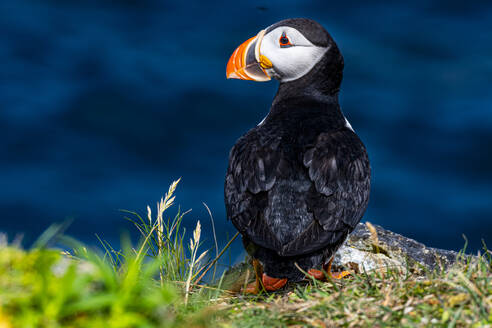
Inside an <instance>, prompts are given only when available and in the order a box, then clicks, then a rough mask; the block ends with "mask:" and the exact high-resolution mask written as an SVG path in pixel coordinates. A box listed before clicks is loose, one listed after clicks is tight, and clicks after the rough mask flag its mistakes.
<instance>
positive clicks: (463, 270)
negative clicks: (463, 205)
mask: <svg viewBox="0 0 492 328" xmlns="http://www.w3.org/2000/svg"><path fill="white" fill-rule="evenodd" d="M177 184H178V181H176V182H175V183H173V184H172V185H171V187H170V189H169V191H168V193H167V194H166V196H165V197H163V199H162V200H161V201H160V202H159V203H158V204H157V208H156V211H155V213H154V215H152V214H153V213H152V210H151V209H150V208H148V209H147V215H146V216H140V215H138V214H137V213H134V212H126V214H127V215H128V219H129V220H131V221H132V222H133V223H134V224H135V227H136V228H137V229H138V230H139V231H140V233H141V237H142V238H141V241H140V242H139V243H138V244H137V245H136V246H132V245H131V243H130V242H129V241H128V240H126V239H123V241H122V249H121V250H119V249H118V250H115V249H113V247H112V246H111V245H110V244H109V243H107V242H105V241H104V240H103V239H102V238H101V239H100V240H101V247H100V248H95V249H94V248H92V249H89V248H87V247H85V246H84V245H81V244H80V243H77V242H76V241H74V240H72V239H70V238H67V237H63V238H60V235H59V230H60V229H61V227H60V226H53V227H51V228H50V229H48V230H47V231H46V232H45V233H44V234H43V235H42V236H41V237H40V238H39V240H38V241H37V242H36V243H35V244H34V246H33V247H32V248H31V249H29V250H24V249H22V248H21V247H20V246H18V245H7V244H6V243H5V242H4V243H3V245H0V328H8V327H15V328H17V327H255V328H257V327H288V326H293V327H295V326H297V327H333V326H335V327H366V326H368V327H492V314H491V313H492V312H491V308H492V273H491V253H490V251H488V250H487V249H485V247H484V254H483V255H481V256H477V257H464V256H463V257H462V259H461V260H460V261H459V262H458V263H456V264H455V265H454V266H453V267H451V268H448V269H447V270H435V271H433V272H429V271H426V270H424V269H423V268H421V267H418V266H415V267H409V268H407V269H406V270H395V269H391V268H388V269H381V270H378V271H373V272H368V273H365V272H363V273H359V274H355V275H353V276H352V277H351V278H349V279H345V280H342V281H336V282H335V281H331V282H328V283H320V282H316V281H306V282H305V283H302V284H297V285H291V286H288V288H287V289H286V290H284V291H281V292H278V293H274V294H261V295H258V296H254V297H252V296H245V295H242V294H233V293H231V292H230V290H231V289H237V288H238V286H239V287H240V286H242V285H243V284H244V283H245V280H248V277H250V278H252V275H251V271H248V270H243V271H241V272H239V271H237V270H236V271H233V272H232V273H229V274H227V275H226V276H220V277H219V276H217V278H216V279H214V278H215V275H216V274H218V267H217V264H218V260H219V258H220V257H221V256H222V254H224V252H225V251H226V250H227V248H228V246H229V245H230V243H228V244H227V245H226V246H224V247H223V248H222V250H221V249H219V247H218V245H217V241H216V239H215V236H214V241H215V243H214V244H215V246H214V247H213V248H212V249H210V250H202V249H203V245H202V241H201V225H200V223H199V222H198V223H197V226H196V228H195V230H194V231H193V233H192V234H190V236H188V235H187V234H186V231H185V230H184V228H182V226H181V222H182V219H183V215H184V214H185V213H181V212H180V211H179V210H178V213H177V214H176V215H174V216H168V215H167V211H169V208H170V207H172V206H173V203H174V196H173V194H174V192H175V189H176V186H177ZM212 222H213V220H212ZM236 236H237V235H236ZM236 236H235V237H236ZM235 237H233V238H232V240H233V239H234V238H235ZM53 240H57V241H58V242H60V241H61V242H62V243H63V244H64V245H66V246H69V249H70V251H69V252H66V251H64V252H61V251H60V250H59V249H55V248H53V247H48V245H50V243H51V242H52V241H53ZM232 240H231V241H232ZM248 272H249V274H248ZM205 275H208V276H209V278H210V279H211V280H212V282H209V283H208V284H207V283H205V282H204V281H203V277H204V276H205ZM232 286H235V287H232Z"/></svg>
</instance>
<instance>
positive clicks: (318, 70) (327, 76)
mask: <svg viewBox="0 0 492 328" xmlns="http://www.w3.org/2000/svg"><path fill="white" fill-rule="evenodd" d="M342 77H343V57H342V56H341V54H340V52H339V51H338V48H336V45H332V48H331V49H329V50H328V51H327V53H326V54H325V56H323V58H321V60H320V61H319V62H318V63H317V64H316V65H315V66H314V67H313V68H312V69H311V70H310V71H309V72H308V73H307V74H306V75H304V76H302V77H300V78H298V79H296V80H294V81H289V82H281V83H280V86H279V88H278V91H277V95H276V96H275V99H274V100H273V103H272V108H271V111H274V110H276V109H277V108H283V107H285V106H286V105H287V107H290V106H288V103H289V102H295V103H297V102H298V99H297V98H299V100H301V99H302V100H305V101H308V102H318V103H320V104H326V105H329V107H331V108H335V107H336V108H338V110H339V105H338V93H339V91H340V85H341V83H342ZM334 105H335V106H334Z"/></svg>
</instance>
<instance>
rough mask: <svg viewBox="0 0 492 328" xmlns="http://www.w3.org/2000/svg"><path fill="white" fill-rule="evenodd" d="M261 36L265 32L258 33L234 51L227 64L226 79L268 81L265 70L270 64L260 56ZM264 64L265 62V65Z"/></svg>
mask: <svg viewBox="0 0 492 328" xmlns="http://www.w3.org/2000/svg"><path fill="white" fill-rule="evenodd" d="M263 35H265V30H262V31H260V33H258V35H257V36H254V37H252V38H250V39H249V40H247V41H246V42H244V43H243V44H241V45H240V46H239V47H238V48H237V49H236V50H235V51H234V53H233V54H232V56H231V58H230V59H229V62H228V63H227V68H226V76H227V78H228V79H241V80H252V81H269V80H270V76H269V75H268V74H267V72H266V71H265V69H266V68H271V67H272V66H271V63H270V61H269V60H268V59H266V57H265V56H261V55H260V46H261V41H262V40H263ZM260 59H262V60H260ZM265 62H267V64H266V65H265Z"/></svg>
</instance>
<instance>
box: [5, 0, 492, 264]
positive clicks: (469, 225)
mask: <svg viewBox="0 0 492 328" xmlns="http://www.w3.org/2000/svg"><path fill="white" fill-rule="evenodd" d="M289 17H309V18H313V19H315V20H317V21H318V22H320V23H321V24H322V25H323V26H325V27H326V29H327V30H328V31H329V32H330V33H331V34H332V36H333V37H334V39H335V40H336V42H337V43H338V45H339V47H340V48H341V50H342V53H343V55H344V57H345V75H344V81H343V84H342V91H341V105H342V108H343V111H344V113H345V115H346V116H347V118H348V119H349V121H350V122H351V124H352V126H353V127H354V129H355V131H356V132H357V133H358V134H359V136H360V137H361V139H362V140H363V141H364V143H365V144H366V146H367V149H368V152H369V155H370V158H371V161H372V168H373V184H372V186H373V187H372V195H371V202H370V205H369V209H368V211H367V212H366V215H365V217H364V218H363V221H370V222H372V223H375V224H380V225H382V226H384V227H385V228H387V229H390V230H393V231H395V232H398V233H401V234H404V235H406V236H409V237H412V238H414V239H416V240H418V241H421V242H423V243H425V244H427V245H429V246H433V247H440V248H447V249H454V250H458V249H460V248H461V247H463V245H464V239H463V237H462V234H464V235H466V237H467V238H468V240H469V250H470V251H476V250H478V249H479V248H480V247H481V239H483V240H485V242H488V244H489V247H492V188H491V186H492V185H491V182H492V92H491V86H492V33H491V31H492V3H491V2H490V1H473V2H472V1H468V2H467V3H466V4H463V2H462V1H450V0H442V1H429V0H420V1H407V2H406V3H403V2H391V3H389V2H387V1H372V2H370V1H351V2H347V1H330V2H328V1H325V0H319V1H314V0H313V1H302V2H301V1H288V0H282V1H280V0H279V1H274V0H262V1H259V0H252V1H243V2H237V1H236V2H230V1H223V2H218V1H217V2H212V1H186V2H184V1H172V2H171V1H163V0H161V1H157V0H120V1H101V0H98V1H95V0H94V1H89V0H86V1H68V0H64V1H55V0H51V1H50V0H42V1H41V0H31V1H29V0H6V1H1V2H0V31H1V32H0V56H1V58H2V63H1V64H0V99H1V102H0V104H1V105H0V186H1V188H0V214H1V218H0V231H3V232H7V233H8V235H9V237H10V238H14V237H15V236H16V235H17V234H23V235H24V243H25V244H27V245H28V244H29V243H30V242H32V241H33V240H34V239H35V238H36V237H37V236H39V234H40V233H41V232H42V231H43V230H45V229H46V228H47V227H48V226H49V225H50V224H52V223H54V222H61V221H64V220H67V219H72V220H73V223H72V225H71V226H70V228H69V229H68V231H67V233H68V234H69V235H72V236H74V237H76V238H78V239H80V240H82V241H84V242H86V243H89V244H97V243H98V242H97V239H96V238H95V233H97V234H98V235H99V236H101V237H102V238H104V239H106V240H108V241H109V242H115V243H117V242H118V241H119V238H120V235H121V233H122V232H123V231H134V229H132V228H131V225H130V224H129V223H128V222H127V221H125V220H124V218H123V217H124V214H123V213H121V212H120V211H119V210H120V209H126V210H135V211H137V212H140V213H142V214H143V215H145V213H146V211H145V208H146V205H147V204H149V205H151V206H152V208H153V209H154V212H155V203H156V202H157V201H158V200H159V199H160V197H161V196H162V195H164V193H165V192H166V191H167V188H168V186H169V184H170V183H171V182H172V181H173V180H175V179H177V178H179V177H182V181H181V183H180V185H179V187H178V190H177V193H176V195H177V199H176V203H177V204H179V205H180V206H181V208H182V209H183V210H188V209H192V211H191V212H190V213H189V214H187V215H186V217H185V221H186V222H185V223H186V226H187V227H188V229H192V228H193V227H194V225H195V223H196V220H198V219H199V220H201V222H202V223H203V225H204V230H205V232H206V235H205V237H206V239H207V240H208V242H211V240H212V239H211V238H212V237H211V234H210V232H211V229H210V228H211V227H210V221H209V218H208V214H207V211H206V210H205V208H204V206H203V205H202V202H205V203H207V204H208V206H209V207H210V209H211V211H212V213H213V215H214V218H215V221H216V224H217V234H218V236H219V238H220V242H221V243H224V242H225V240H226V236H227V235H229V236H232V235H233V234H234V233H235V232H236V230H235V229H234V227H233V226H232V225H231V224H230V222H228V221H226V218H225V208H224V201H223V181H224V174H225V171H226V167H227V160H228V153H229V149H230V148H231V147H232V146H233V145H234V143H235V141H236V140H237V138H239V137H240V136H241V135H242V134H244V133H245V132H246V131H247V130H249V129H250V128H252V127H254V126H255V125H256V124H257V123H258V122H259V121H261V119H262V118H263V117H264V116H265V115H266V114H267V112H268V110H269V107H270V104H271V101H272V99H273V97H274V94H275V91H276V88H277V86H278V85H277V82H269V83H254V82H250V81H238V80H226V79H225V66H226V63H227V60H228V58H229V56H230V55H231V53H232V52H233V51H234V49H235V48H236V47H237V46H238V45H239V44H240V43H242V42H243V41H245V40H246V39H247V38H249V37H251V36H254V35H255V34H256V33H257V32H258V31H259V30H260V29H263V28H265V27H267V26H268V25H271V24H273V23H275V22H277V21H279V20H281V19H284V18H289ZM176 210H177V206H176V207H175V208H174V209H171V210H170V211H171V213H175V212H176ZM241 252H242V246H241V243H240V242H236V243H235V244H234V248H233V257H234V258H239V257H240V256H241Z"/></svg>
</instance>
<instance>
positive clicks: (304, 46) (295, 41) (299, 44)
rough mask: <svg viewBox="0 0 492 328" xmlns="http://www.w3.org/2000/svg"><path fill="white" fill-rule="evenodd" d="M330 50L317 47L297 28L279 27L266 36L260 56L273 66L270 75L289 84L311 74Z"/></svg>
mask: <svg viewBox="0 0 492 328" xmlns="http://www.w3.org/2000/svg"><path fill="white" fill-rule="evenodd" d="M328 48H329V47H318V46H315V45H314V44H312V43H311V42H310V41H309V40H308V39H306V38H305V37H304V35H302V34H301V32H299V31H298V30H296V29H295V28H292V27H288V26H279V27H277V28H276V29H274V30H272V31H270V32H268V33H267V34H265V36H264V37H263V40H262V41H261V45H260V54H261V55H263V56H266V57H267V58H268V59H269V60H270V61H271V63H272V64H273V68H269V69H266V72H267V73H268V75H270V76H271V77H274V78H276V79H278V80H279V81H281V82H288V81H293V80H296V79H298V78H300V77H302V76H304V75H305V74H306V73H307V72H309V71H310V70H311V68H313V67H314V65H316V64H317V63H318V61H319V60H320V59H321V58H322V57H323V55H324V54H325V52H326V51H327V50H328Z"/></svg>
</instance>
